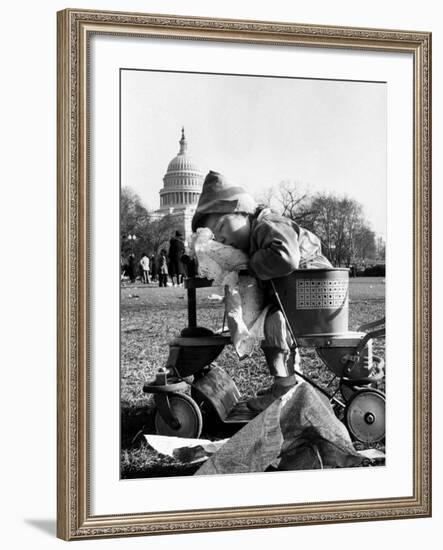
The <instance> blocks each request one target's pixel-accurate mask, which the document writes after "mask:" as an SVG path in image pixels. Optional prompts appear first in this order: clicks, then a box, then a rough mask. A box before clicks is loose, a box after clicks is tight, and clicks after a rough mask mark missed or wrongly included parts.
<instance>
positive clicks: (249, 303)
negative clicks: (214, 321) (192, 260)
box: [191, 227, 268, 359]
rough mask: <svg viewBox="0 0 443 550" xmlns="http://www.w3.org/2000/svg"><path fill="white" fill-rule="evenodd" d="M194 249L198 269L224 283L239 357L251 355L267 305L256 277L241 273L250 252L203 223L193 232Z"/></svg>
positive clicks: (200, 272) (227, 309) (232, 332)
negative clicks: (221, 238) (227, 241)
mask: <svg viewBox="0 0 443 550" xmlns="http://www.w3.org/2000/svg"><path fill="white" fill-rule="evenodd" d="M191 249H192V250H193V254H194V256H195V257H196V258H197V265H198V273H199V275H200V276H201V277H207V278H208V279H212V280H213V281H214V285H224V287H225V312H226V319H227V323H228V328H229V332H230V334H231V338H232V343H233V345H234V349H235V351H236V352H237V355H238V356H239V358H240V359H244V358H245V357H248V356H249V355H251V353H252V351H253V350H254V347H255V346H256V345H257V344H258V342H259V341H260V340H261V339H262V338H263V337H264V322H265V317H266V313H267V311H268V307H265V305H264V297H263V292H262V291H261V289H260V288H259V287H258V284H257V280H256V279H255V278H254V277H251V276H249V275H239V271H241V270H242V269H246V267H247V265H248V256H247V254H245V252H243V251H242V250H239V249H237V248H234V247H233V246H228V245H225V244H222V243H219V242H217V241H215V240H214V238H213V234H212V232H211V230H210V229H208V228H206V227H202V228H199V229H197V232H196V233H195V234H194V235H193V240H192V245H191Z"/></svg>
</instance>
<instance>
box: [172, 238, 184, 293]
mask: <svg viewBox="0 0 443 550" xmlns="http://www.w3.org/2000/svg"><path fill="white" fill-rule="evenodd" d="M184 253H185V241H184V239H183V235H182V234H181V233H180V231H176V232H175V236H174V237H172V238H171V240H170V241H169V255H168V256H169V268H170V269H169V275H170V276H171V282H172V284H173V285H174V286H176V285H175V282H174V277H175V278H176V281H177V286H179V285H181V284H182V283H183V273H184V269H183V264H182V262H181V257H182V256H183V254H184Z"/></svg>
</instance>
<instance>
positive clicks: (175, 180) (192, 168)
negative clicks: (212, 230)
mask: <svg viewBox="0 0 443 550" xmlns="http://www.w3.org/2000/svg"><path fill="white" fill-rule="evenodd" d="M179 143H180V149H179V151H178V154H177V155H176V156H175V157H174V158H173V159H172V160H171V161H170V163H169V164H168V168H167V170H166V174H165V175H164V176H163V187H162V189H161V190H160V208H159V209H158V210H156V211H155V212H154V213H153V214H154V217H155V218H156V219H160V218H162V217H164V216H166V215H169V216H170V217H171V226H172V231H176V230H178V231H181V233H182V234H183V237H184V239H185V241H188V242H189V238H190V236H191V234H192V230H191V220H192V217H193V215H194V212H195V209H196V207H197V203H198V199H199V197H200V193H201V189H202V185H203V180H204V175H203V173H202V172H201V171H200V169H199V167H198V166H197V165H196V164H195V162H194V161H193V160H192V159H191V157H190V156H189V155H188V142H187V140H186V137H185V129H184V128H182V134H181V139H180V141H179Z"/></svg>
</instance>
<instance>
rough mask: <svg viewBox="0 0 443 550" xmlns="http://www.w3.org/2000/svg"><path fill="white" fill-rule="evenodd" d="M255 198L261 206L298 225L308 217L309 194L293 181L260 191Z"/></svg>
mask: <svg viewBox="0 0 443 550" xmlns="http://www.w3.org/2000/svg"><path fill="white" fill-rule="evenodd" d="M256 198H257V201H258V202H260V203H261V204H264V205H265V206H269V207H271V208H273V209H274V210H276V211H277V212H279V213H280V214H282V215H283V216H287V217H288V218H291V220H294V221H295V222H297V223H299V224H300V225H303V222H304V220H305V219H306V218H307V217H309V216H310V209H309V198H310V197H309V193H308V191H306V190H305V189H303V187H302V185H301V184H300V183H297V182H295V181H292V180H284V181H281V182H280V183H279V184H277V185H273V186H272V187H268V188H267V189H266V190H265V191H262V192H261V193H260V194H259V195H258V196H257V197H256Z"/></svg>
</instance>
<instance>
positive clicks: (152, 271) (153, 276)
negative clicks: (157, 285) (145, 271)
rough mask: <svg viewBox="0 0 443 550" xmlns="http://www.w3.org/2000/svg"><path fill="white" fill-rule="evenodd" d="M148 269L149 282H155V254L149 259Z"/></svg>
mask: <svg viewBox="0 0 443 550" xmlns="http://www.w3.org/2000/svg"><path fill="white" fill-rule="evenodd" d="M149 267H150V269H151V281H152V282H156V281H157V260H156V259H155V254H152V256H151V257H150V258H149Z"/></svg>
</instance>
